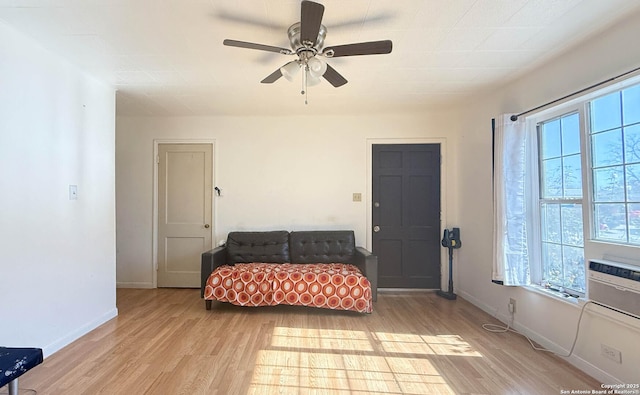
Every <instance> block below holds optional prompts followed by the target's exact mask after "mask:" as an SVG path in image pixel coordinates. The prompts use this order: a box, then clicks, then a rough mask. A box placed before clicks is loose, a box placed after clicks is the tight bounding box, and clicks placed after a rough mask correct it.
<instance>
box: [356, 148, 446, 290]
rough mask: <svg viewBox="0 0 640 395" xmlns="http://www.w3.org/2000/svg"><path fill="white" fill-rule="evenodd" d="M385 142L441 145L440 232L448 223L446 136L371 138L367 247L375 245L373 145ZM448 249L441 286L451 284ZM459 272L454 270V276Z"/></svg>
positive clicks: (442, 263)
mask: <svg viewBox="0 0 640 395" xmlns="http://www.w3.org/2000/svg"><path fill="white" fill-rule="evenodd" d="M374 144H376V145H378V144H379V145H384V144H408V145H410V144H438V145H440V158H441V159H440V234H442V232H443V231H444V229H445V227H446V224H447V200H446V199H445V197H446V196H447V193H446V192H447V177H446V175H447V139H446V138H444V137H418V138H410V137H408V138H370V139H367V192H368V196H369V198H368V199H367V249H368V250H369V251H371V249H372V247H373V233H372V232H373V230H372V229H373V204H372V202H371V200H372V197H373V145H374ZM445 252H446V249H445V248H442V249H441V250H440V288H441V289H447V287H448V286H449V257H448V256H447V254H445ZM456 273H457V272H456V271H454V276H455V274H456ZM454 281H455V278H454Z"/></svg>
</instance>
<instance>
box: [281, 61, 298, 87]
mask: <svg viewBox="0 0 640 395" xmlns="http://www.w3.org/2000/svg"><path fill="white" fill-rule="evenodd" d="M300 67H301V65H300V63H299V62H298V61H297V60H293V61H291V62H289V63H287V64H285V65H284V66H282V67H280V72H281V73H282V76H283V77H284V78H286V79H287V81H289V82H293V80H294V79H295V77H296V75H297V74H298V72H300Z"/></svg>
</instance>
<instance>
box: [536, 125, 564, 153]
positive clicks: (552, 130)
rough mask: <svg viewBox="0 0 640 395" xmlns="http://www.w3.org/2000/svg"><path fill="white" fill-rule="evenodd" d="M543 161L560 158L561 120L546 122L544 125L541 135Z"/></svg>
mask: <svg viewBox="0 0 640 395" xmlns="http://www.w3.org/2000/svg"><path fill="white" fill-rule="evenodd" d="M540 140H541V144H540V145H541V147H540V148H541V150H542V152H541V155H540V157H541V158H542V159H549V158H557V157H558V156H560V120H559V119H556V120H554V121H550V122H545V123H544V124H542V133H541V138H540Z"/></svg>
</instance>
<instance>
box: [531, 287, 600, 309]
mask: <svg viewBox="0 0 640 395" xmlns="http://www.w3.org/2000/svg"><path fill="white" fill-rule="evenodd" d="M523 288H524V289H526V290H529V291H531V292H535V293H537V294H540V295H543V296H546V297H548V298H551V299H554V300H558V301H561V302H564V303H568V304H571V305H574V306H576V307H582V305H584V304H585V303H587V301H588V299H587V298H585V297H577V298H576V297H574V296H571V295H567V294H566V293H564V292H559V291H554V290H551V289H549V288H545V287H543V286H540V285H527V286H525V287H523Z"/></svg>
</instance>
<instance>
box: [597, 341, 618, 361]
mask: <svg viewBox="0 0 640 395" xmlns="http://www.w3.org/2000/svg"><path fill="white" fill-rule="evenodd" d="M600 354H602V356H603V357H605V358H607V359H610V360H612V361H613V362H615V363H622V351H620V350H616V349H615V348H613V347H611V346H607V345H606V344H600Z"/></svg>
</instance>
